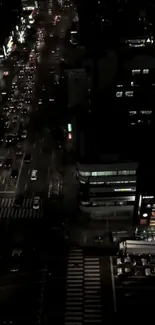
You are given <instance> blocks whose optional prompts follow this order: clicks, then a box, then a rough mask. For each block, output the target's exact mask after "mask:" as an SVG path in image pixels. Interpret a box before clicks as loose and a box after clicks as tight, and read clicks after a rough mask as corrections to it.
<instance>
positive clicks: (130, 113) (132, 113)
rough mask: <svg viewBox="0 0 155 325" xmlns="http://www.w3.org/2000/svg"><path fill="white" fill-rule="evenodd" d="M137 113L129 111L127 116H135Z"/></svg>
mask: <svg viewBox="0 0 155 325" xmlns="http://www.w3.org/2000/svg"><path fill="white" fill-rule="evenodd" d="M136 114H137V111H129V115H136Z"/></svg>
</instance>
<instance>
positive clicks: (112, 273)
mask: <svg viewBox="0 0 155 325" xmlns="http://www.w3.org/2000/svg"><path fill="white" fill-rule="evenodd" d="M110 271H111V283H112V292H113V303H114V313H116V312H117V307H116V291H115V279H114V272H113V262H112V257H111V256H110Z"/></svg>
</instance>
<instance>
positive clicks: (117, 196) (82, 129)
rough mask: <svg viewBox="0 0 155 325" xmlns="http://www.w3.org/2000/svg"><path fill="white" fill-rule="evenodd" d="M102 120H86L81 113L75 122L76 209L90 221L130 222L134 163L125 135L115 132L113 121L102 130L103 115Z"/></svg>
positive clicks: (93, 117) (135, 181)
mask: <svg viewBox="0 0 155 325" xmlns="http://www.w3.org/2000/svg"><path fill="white" fill-rule="evenodd" d="M90 115H91V114H90ZM102 118H103V120H101V116H100V115H98V116H96V118H95V116H92V118H91V120H90V117H89V114H88V115H87V117H85V114H84V113H83V116H82V119H81V120H82V121H78V119H77V128H78V130H77V179H78V182H79V206H80V209H81V211H83V212H87V213H88V214H89V215H90V216H93V218H94V217H98V216H101V217H102V218H103V219H108V220H109V219H113V221H114V222H115V221H116V220H117V221H118V220H121V219H122V220H128V219H130V222H131V223H132V218H133V212H134V206H135V199H136V188H137V169H138V163H137V161H136V159H134V158H135V157H134V155H133V153H132V150H131V149H132V145H131V144H130V143H129V137H128V133H127V132H126V133H125V131H123V129H121V130H119V132H118V129H119V126H117V120H116V119H114V120H115V122H114V123H113V125H112V124H111V127H107V128H106V125H105V121H106V123H107V125H108V121H107V119H105V121H104V114H103V115H102ZM96 123H97V124H96ZM82 124H83V125H82ZM114 124H115V128H114ZM97 125H98V127H97Z"/></svg>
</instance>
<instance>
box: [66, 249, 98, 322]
mask: <svg viewBox="0 0 155 325" xmlns="http://www.w3.org/2000/svg"><path fill="white" fill-rule="evenodd" d="M101 310H102V308H101V292H100V261H99V258H98V257H86V256H84V254H83V251H82V250H81V249H71V250H70V251H69V253H68V269H67V281H66V305H65V325H83V324H87V325H90V324H91V325H95V324H102V311H101Z"/></svg>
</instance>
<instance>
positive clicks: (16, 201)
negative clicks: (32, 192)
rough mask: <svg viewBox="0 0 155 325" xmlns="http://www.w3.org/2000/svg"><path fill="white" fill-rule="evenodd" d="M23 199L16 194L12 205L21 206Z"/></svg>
mask: <svg viewBox="0 0 155 325" xmlns="http://www.w3.org/2000/svg"><path fill="white" fill-rule="evenodd" d="M23 201H24V197H22V196H17V197H16V199H15V201H14V206H15V207H17V208H19V207H21V206H22V204H23Z"/></svg>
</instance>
